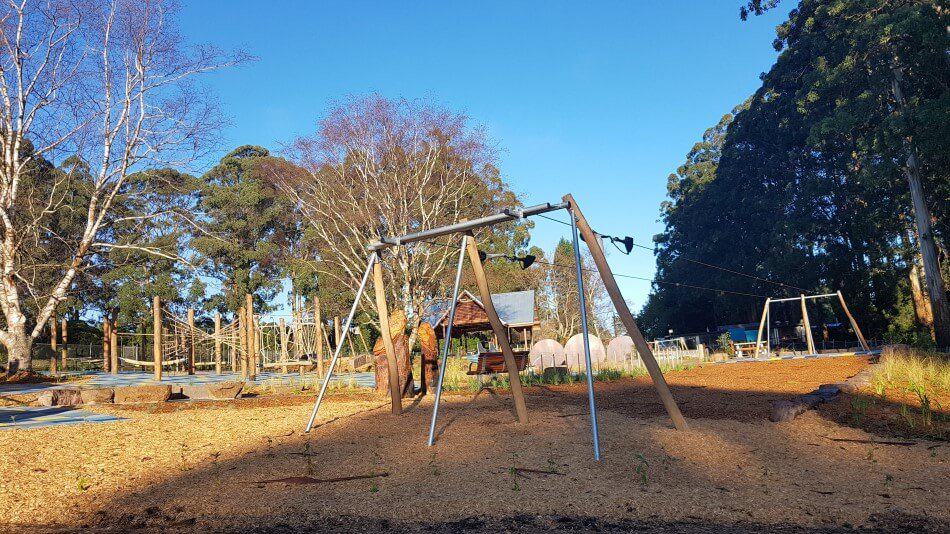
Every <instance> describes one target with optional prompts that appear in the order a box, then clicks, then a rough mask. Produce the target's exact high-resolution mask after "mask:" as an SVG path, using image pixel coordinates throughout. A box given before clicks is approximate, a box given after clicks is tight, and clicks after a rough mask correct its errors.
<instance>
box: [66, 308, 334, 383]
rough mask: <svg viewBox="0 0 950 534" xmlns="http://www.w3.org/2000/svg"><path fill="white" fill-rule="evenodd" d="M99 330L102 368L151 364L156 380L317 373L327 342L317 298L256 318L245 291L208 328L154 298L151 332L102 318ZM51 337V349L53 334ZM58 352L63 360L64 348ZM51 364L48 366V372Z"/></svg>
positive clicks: (114, 371)
mask: <svg viewBox="0 0 950 534" xmlns="http://www.w3.org/2000/svg"><path fill="white" fill-rule="evenodd" d="M102 330H103V341H102V352H101V361H102V370H103V371H105V372H111V373H112V374H118V373H119V371H120V370H121V369H122V368H123V367H126V368H128V367H131V368H133V369H135V370H142V369H147V368H151V369H152V372H153V378H154V380H156V381H160V380H162V376H163V373H164V372H165V371H166V370H168V371H174V372H186V373H188V374H194V373H195V372H196V371H213V372H215V373H217V374H221V373H223V372H232V373H237V372H240V373H241V375H242V377H244V378H249V379H254V378H256V376H257V373H258V371H260V370H268V369H279V370H280V371H282V372H284V373H287V372H288V371H289V370H290V369H292V368H296V369H297V370H299V371H300V373H301V374H302V373H304V372H305V371H308V370H311V369H314V368H315V369H316V370H317V372H318V373H319V374H321V375H322V374H323V368H324V365H323V364H324V359H323V355H324V348H325V346H328V345H329V343H330V342H329V338H328V335H327V333H326V331H325V329H324V328H323V325H322V320H321V314H320V305H319V299H317V298H314V299H313V306H312V309H310V310H308V309H306V308H305V307H304V306H303V305H302V299H300V298H299V297H298V298H295V299H294V305H293V310H292V313H291V314H290V315H289V316H279V317H278V316H261V315H259V314H255V313H254V308H253V297H252V295H250V294H248V295H246V297H245V305H244V306H242V307H241V308H239V309H238V310H237V312H236V313H235V314H234V318H233V319H232V320H231V321H230V322H228V323H223V322H222V316H221V314H220V313H218V312H215V314H214V316H213V329H211V330H210V331H209V330H206V329H204V328H202V327H201V326H199V325H197V324H196V323H195V312H194V310H193V309H189V310H187V312H186V316H185V317H184V318H182V317H179V316H177V315H176V314H175V313H174V312H172V311H171V310H169V309H168V308H167V307H165V306H163V305H162V302H161V299H160V298H159V297H154V298H153V300H152V332H119V329H118V328H117V326H116V325H115V324H114V323H113V322H111V321H109V320H104V321H103V326H102ZM53 339H54V342H53V350H54V351H55V350H56V348H55V336H54V337H53ZM325 344H326V345H325ZM63 354H64V356H63V357H64V358H65V354H66V352H65V349H64V353H63ZM149 356H151V357H149ZM55 360H56V359H55V358H54V359H53V360H52V361H53V362H55ZM55 365H56V364H55V363H53V364H52V367H51V371H53V372H54V373H55V372H56V368H55ZM62 365H65V364H62ZM64 368H65V367H64Z"/></svg>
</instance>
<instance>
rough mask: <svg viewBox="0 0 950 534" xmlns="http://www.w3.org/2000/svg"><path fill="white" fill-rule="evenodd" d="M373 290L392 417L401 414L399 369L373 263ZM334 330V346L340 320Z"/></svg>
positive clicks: (379, 273)
mask: <svg viewBox="0 0 950 534" xmlns="http://www.w3.org/2000/svg"><path fill="white" fill-rule="evenodd" d="M373 288H374V289H375V290H376V313H377V314H379V334H380V336H382V338H383V347H385V349H386V363H387V364H388V365H389V396H390V398H391V399H392V412H393V415H399V414H401V413H402V391H400V389H399V367H397V364H396V347H395V346H393V338H392V332H391V331H390V330H389V306H387V305H386V288H385V286H383V266H382V265H380V264H379V261H375V262H373ZM333 327H334V328H335V329H336V332H337V338H336V344H337V346H339V345H340V334H339V332H340V318H339V317H334V318H333Z"/></svg>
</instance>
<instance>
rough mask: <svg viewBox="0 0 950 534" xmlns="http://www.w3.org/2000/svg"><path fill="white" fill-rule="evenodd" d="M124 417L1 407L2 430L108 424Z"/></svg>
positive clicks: (72, 410)
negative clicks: (79, 424)
mask: <svg viewBox="0 0 950 534" xmlns="http://www.w3.org/2000/svg"><path fill="white" fill-rule="evenodd" d="M123 419H124V418H123V417H116V416H114V415H109V414H103V413H95V412H90V411H87V410H78V409H75V408H72V407H69V406H52V407H48V408H47V407H36V406H13V407H0V430H12V429H14V428H24V429H29V428H43V427H47V426H57V425H75V424H78V423H108V422H111V421H122V420H123Z"/></svg>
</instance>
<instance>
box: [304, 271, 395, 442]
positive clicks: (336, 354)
mask: <svg viewBox="0 0 950 534" xmlns="http://www.w3.org/2000/svg"><path fill="white" fill-rule="evenodd" d="M378 259H379V258H378V257H377V255H376V253H375V252H374V253H372V254H370V255H369V261H367V262H366V263H367V265H366V272H365V273H363V280H362V281H361V282H360V287H359V289H357V290H356V297H354V298H353V307H352V308H350V314H349V315H348V316H347V317H346V326H345V327H343V337H344V338H345V337H346V335H347V333H349V331H350V323H352V322H353V316H354V315H356V308H357V307H359V304H360V297H362V296H363V290H364V289H366V281H367V280H369V273H371V272H373V264H374V263H376V261H377V260H378ZM340 341H341V342H339V343H337V344H336V350H334V351H333V359H331V360H330V369H329V370H328V371H327V376H326V377H325V378H324V379H323V386H321V387H320V394H319V395H318V396H317V403H316V404H314V405H313V413H311V414H310V420H309V421H307V429H306V430H305V432H310V429H311V428H313V421H314V420H315V419H316V418H317V411H318V410H319V409H320V403H321V402H323V395H324V393H326V392H327V386H328V385H330V378H331V377H332V376H333V368H334V366H336V361H337V359H338V358H339V357H340V349H341V348H342V347H343V343H342V340H340Z"/></svg>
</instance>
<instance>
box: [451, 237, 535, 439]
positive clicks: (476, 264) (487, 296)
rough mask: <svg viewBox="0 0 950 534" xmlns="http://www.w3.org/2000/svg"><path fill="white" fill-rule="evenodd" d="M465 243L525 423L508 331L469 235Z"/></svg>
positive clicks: (518, 377)
mask: <svg viewBox="0 0 950 534" xmlns="http://www.w3.org/2000/svg"><path fill="white" fill-rule="evenodd" d="M466 241H467V243H466V249H468V260H469V262H471V264H472V271H473V273H474V274H475V283H476V285H478V292H479V293H480V294H481V298H482V306H483V307H484V308H485V315H487V316H488V322H489V323H491V329H492V331H493V332H494V333H495V338H497V340H498V348H499V349H501V353H502V355H503V356H504V358H505V367H507V368H508V383H509V384H510V386H511V397H512V399H514V401H515V412H517V414H518V421H519V422H521V423H527V422H528V409H527V408H526V407H525V403H524V392H523V391H522V390H521V375H519V374H518V364H517V362H515V355H514V353H513V352H512V351H511V344H510V343H509V342H508V329H507V328H505V325H503V324H501V319H499V318H498V313H497V312H496V311H495V305H494V304H493V303H492V301H491V291H489V289H488V280H487V278H486V277H485V268H484V266H483V265H482V259H481V258H479V257H478V247H477V246H476V245H475V238H474V237H472V236H471V235H469V238H468V239H467V240H466Z"/></svg>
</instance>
